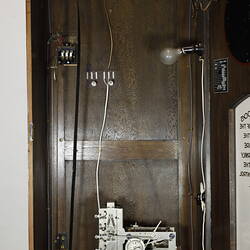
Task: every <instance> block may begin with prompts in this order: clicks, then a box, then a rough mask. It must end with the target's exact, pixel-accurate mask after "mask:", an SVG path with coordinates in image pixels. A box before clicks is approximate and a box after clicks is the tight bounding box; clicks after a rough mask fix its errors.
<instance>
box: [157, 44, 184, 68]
mask: <svg viewBox="0 0 250 250" xmlns="http://www.w3.org/2000/svg"><path fill="white" fill-rule="evenodd" d="M182 54H183V51H182V49H174V48H165V49H163V50H162V51H161V53H160V58H161V62H162V63H164V64H166V65H172V64H174V63H175V62H176V61H177V60H178V58H179V57H180V56H181V55H182Z"/></svg>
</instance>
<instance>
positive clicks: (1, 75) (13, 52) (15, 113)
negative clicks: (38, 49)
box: [0, 0, 28, 250]
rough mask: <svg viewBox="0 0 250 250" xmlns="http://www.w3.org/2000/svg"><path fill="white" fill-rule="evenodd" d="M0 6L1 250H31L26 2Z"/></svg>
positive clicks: (11, 1)
mask: <svg viewBox="0 0 250 250" xmlns="http://www.w3.org/2000/svg"><path fill="white" fill-rule="evenodd" d="M0 6H1V7H0V12H1V13H0V34H1V37H0V81H1V82H0V249H1V250H28V155H27V87H26V86H27V83H26V54H25V53H26V51H25V50H26V47H25V46H26V44H25V39H26V37H25V36H26V30H25V0H7V1H6V0H0Z"/></svg>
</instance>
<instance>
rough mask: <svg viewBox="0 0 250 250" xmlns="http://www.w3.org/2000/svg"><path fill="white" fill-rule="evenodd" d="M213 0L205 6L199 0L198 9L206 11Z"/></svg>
mask: <svg viewBox="0 0 250 250" xmlns="http://www.w3.org/2000/svg"><path fill="white" fill-rule="evenodd" d="M213 1H214V0H210V1H209V2H208V3H207V4H206V5H205V6H203V4H202V2H201V1H200V9H201V10H202V11H207V10H208V9H209V7H210V6H211V4H212V2H213Z"/></svg>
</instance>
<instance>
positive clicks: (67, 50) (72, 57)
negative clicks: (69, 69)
mask: <svg viewBox="0 0 250 250" xmlns="http://www.w3.org/2000/svg"><path fill="white" fill-rule="evenodd" d="M57 63H58V64H62V65H64V66H76V65H77V63H78V57H77V45H76V44H73V43H64V44H63V46H60V47H58V48H57Z"/></svg>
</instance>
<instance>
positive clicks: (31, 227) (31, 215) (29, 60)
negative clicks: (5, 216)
mask: <svg viewBox="0 0 250 250" xmlns="http://www.w3.org/2000/svg"><path fill="white" fill-rule="evenodd" d="M26 55H27V91H28V129H29V133H30V126H32V124H33V116H32V54H31V2H30V0H26ZM28 157H29V159H28V164H29V184H28V185H29V250H33V249H34V212H33V142H32V139H31V138H29V141H28Z"/></svg>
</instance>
